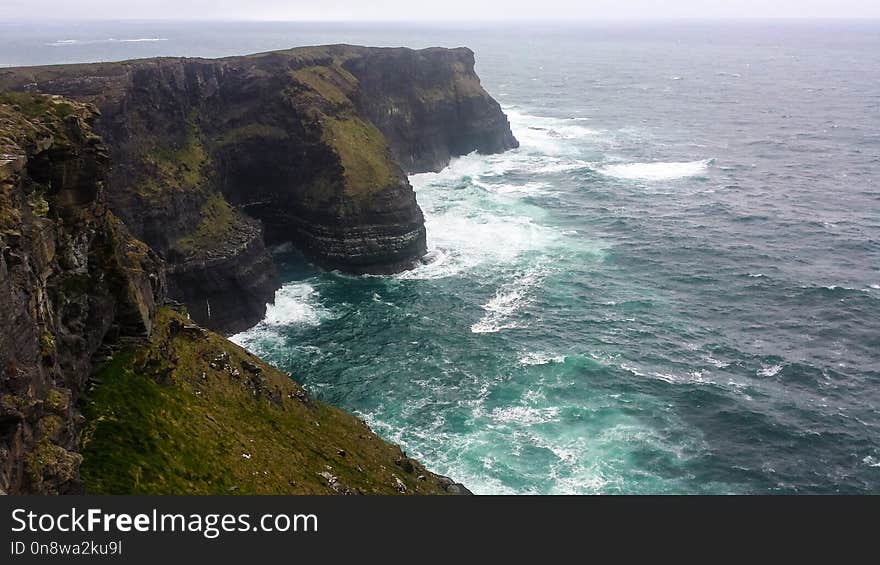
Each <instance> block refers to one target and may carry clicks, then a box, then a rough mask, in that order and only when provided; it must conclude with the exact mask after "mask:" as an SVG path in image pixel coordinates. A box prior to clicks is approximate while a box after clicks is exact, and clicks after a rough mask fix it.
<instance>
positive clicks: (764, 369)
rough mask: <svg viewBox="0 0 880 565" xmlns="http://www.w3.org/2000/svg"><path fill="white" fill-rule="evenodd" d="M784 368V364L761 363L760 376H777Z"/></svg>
mask: <svg viewBox="0 0 880 565" xmlns="http://www.w3.org/2000/svg"><path fill="white" fill-rule="evenodd" d="M781 370H782V365H761V368H760V369H759V370H758V376H761V377H775V376H776V375H778V374H779V372H780V371H781Z"/></svg>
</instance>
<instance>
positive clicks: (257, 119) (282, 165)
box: [0, 45, 517, 332]
mask: <svg viewBox="0 0 880 565" xmlns="http://www.w3.org/2000/svg"><path fill="white" fill-rule="evenodd" d="M4 89H5V90H17V91H23V90H28V91H39V92H45V93H51V94H60V95H65V96H68V97H71V98H74V99H77V100H81V101H85V102H90V103H93V104H95V105H96V106H97V107H99V108H100V110H101V113H102V118H101V119H100V120H99V121H98V122H97V124H96V129H97V131H98V132H99V133H100V134H101V135H103V136H104V138H105V140H106V142H107V145H108V146H109V147H110V152H111V155H112V158H113V163H114V166H113V168H112V170H111V175H110V181H111V182H110V189H109V190H108V193H107V201H108V203H109V205H110V207H111V209H112V210H113V211H114V212H115V213H116V214H117V215H118V216H119V217H120V218H122V219H123V220H124V222H125V223H126V225H128V227H129V229H131V230H132V232H133V233H134V234H135V235H136V236H137V237H139V238H141V239H142V240H143V241H145V242H146V243H147V244H149V245H150V247H151V248H153V249H154V250H155V251H156V252H157V253H159V255H160V256H161V257H163V258H164V259H165V260H166V261H167V263H168V265H169V269H168V280H169V288H170V289H171V296H172V297H173V298H175V299H177V300H180V301H181V302H183V303H184V304H185V305H186V306H187V307H188V309H189V310H190V312H191V314H192V316H193V318H194V319H195V320H197V321H198V322H199V323H202V324H204V325H206V326H208V327H210V328H212V329H217V330H219V331H224V332H234V331H237V330H240V329H243V328H244V327H247V326H249V325H252V324H253V323H255V322H256V321H258V320H259V319H260V318H261V317H262V316H263V315H264V311H265V304H266V303H267V302H270V301H271V300H272V299H273V295H274V291H275V290H276V289H277V287H278V285H279V281H278V276H277V272H276V269H275V266H274V263H273V261H272V258H271V257H270V256H269V254H268V253H267V252H266V249H265V245H267V244H278V243H286V242H291V243H293V244H294V245H295V246H296V247H297V248H298V249H300V250H301V251H302V252H303V253H304V254H305V256H306V257H308V258H309V259H311V260H312V261H314V262H315V263H317V264H318V265H321V266H323V267H326V268H331V269H339V270H343V271H346V272H352V273H378V274H383V273H393V272H397V271H400V270H404V269H407V268H409V267H411V266H412V265H413V264H415V263H416V262H417V261H418V259H419V258H420V257H421V256H422V255H423V254H424V253H425V248H426V244H425V237H426V236H425V228H424V221H423V217H422V213H421V210H420V209H419V207H418V204H417V203H416V198H415V194H414V192H413V190H412V188H411V187H410V185H409V183H408V181H407V178H406V173H408V172H421V171H426V170H438V169H439V168H442V167H443V166H445V165H446V164H447V163H448V162H449V159H450V158H451V157H453V156H456V155H462V154H466V153H470V152H472V151H480V152H484V153H492V152H498V151H503V150H506V149H509V148H512V147H515V146H516V145H517V142H516V140H515V139H514V137H513V135H512V134H511V132H510V127H509V124H508V122H507V119H506V117H505V116H504V114H503V113H502V112H501V108H500V106H499V105H498V104H497V102H495V101H494V100H493V99H492V98H491V97H490V96H489V95H488V94H487V93H486V92H485V90H483V88H482V86H481V85H480V82H479V79H478V78H477V76H476V74H475V73H474V56H473V53H472V52H471V51H470V50H468V49H463V48H462V49H452V50H449V49H426V50H421V51H413V50H409V49H375V48H365V47H353V46H344V45H336V46H326V47H309V48H299V49H291V50H288V51H277V52H270V53H262V54H256V55H250V56H245V57H230V58H225V59H216V60H206V59H184V58H161V59H145V60H136V61H125V62H119V63H96V64H85V65H60V66H51V67H30V68H20V69H0V90H4ZM253 219H255V220H258V222H254V221H252V220H253Z"/></svg>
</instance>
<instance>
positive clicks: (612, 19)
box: [0, 15, 880, 25]
mask: <svg viewBox="0 0 880 565" xmlns="http://www.w3.org/2000/svg"><path fill="white" fill-rule="evenodd" d="M760 21H765V22H775V21H797V22H809V21H815V22H821V21H846V22H854V21H857V22H865V23H870V22H880V15H877V16H841V15H836V16H809V15H807V16H736V17H730V16H714V17H711V16H710V17H706V16H656V17H655V16H646V17H621V16H596V17H576V18H566V19H557V18H526V17H523V18H500V19H461V20H457V19H449V20H434V19H399V20H396V19H388V20H382V19H318V18H314V19H313V18H301V19H285V18H279V19H269V18H234V17H229V18H226V17H217V18H203V17H199V18H161V17H159V18H139V17H132V18H128V17H109V18H101V17H96V18H78V17H71V18H65V17H59V18H51V17H50V18H46V17H38V16H33V17H14V16H13V17H12V18H8V19H6V20H5V22H0V25H2V23H71V22H78V23H108V22H118V23H288V24H292V23H310V24H377V25H381V24H435V25H436V24H441V25H442V24H455V25H463V24H464V25H480V24H487V23H490V24H568V25H571V24H584V23H646V22H760Z"/></svg>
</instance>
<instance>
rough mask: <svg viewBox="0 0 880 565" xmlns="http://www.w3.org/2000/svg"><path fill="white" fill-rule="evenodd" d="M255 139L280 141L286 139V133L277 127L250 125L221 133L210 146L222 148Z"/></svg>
mask: <svg viewBox="0 0 880 565" xmlns="http://www.w3.org/2000/svg"><path fill="white" fill-rule="evenodd" d="M257 138H263V139H277V140H281V139H286V138H287V132H286V131H284V130H283V129H281V128H279V127H277V126H270V125H266V124H258V123H251V124H247V125H245V126H241V127H238V128H234V129H231V130H228V131H225V132H223V133H222V134H221V135H220V136H219V137H217V138H216V139H214V140H213V141H212V144H213V145H216V146H217V147H224V146H227V145H234V144H236V143H241V142H243V141H246V140H248V139H257Z"/></svg>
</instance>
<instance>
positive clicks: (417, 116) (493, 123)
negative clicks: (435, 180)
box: [345, 47, 519, 173]
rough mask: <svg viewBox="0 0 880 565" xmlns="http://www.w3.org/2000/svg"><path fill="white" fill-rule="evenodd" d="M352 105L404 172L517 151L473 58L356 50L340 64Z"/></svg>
mask: <svg viewBox="0 0 880 565" xmlns="http://www.w3.org/2000/svg"><path fill="white" fill-rule="evenodd" d="M345 68H346V69H347V70H348V71H350V72H351V73H352V74H353V75H354V76H356V77H357V79H358V85H359V88H358V91H357V96H356V103H357V105H358V107H359V108H360V109H361V110H362V112H363V113H364V115H365V116H367V117H368V118H369V119H370V121H372V122H373V123H374V124H376V127H378V128H379V129H380V130H382V132H383V133H384V134H385V138H386V139H387V140H388V144H389V146H390V147H391V150H392V152H393V153H394V156H395V157H396V158H397V162H398V163H400V164H401V166H402V167H403V168H404V169H405V170H406V171H407V172H409V173H422V172H428V171H439V170H440V169H442V168H443V167H445V166H446V165H448V164H449V161H450V159H451V158H452V157H458V156H460V155H466V154H468V153H471V152H473V151H477V152H479V153H485V154H491V153H501V152H503V151H506V150H508V149H513V148H516V147H518V146H519V142H517V140H516V138H514V137H513V134H512V133H511V131H510V123H509V122H508V121H507V117H506V116H505V115H504V113H503V112H502V111H501V106H500V105H499V104H498V102H496V101H495V100H494V99H493V98H492V97H491V96H489V94H488V93H487V92H486V91H485V90H484V89H483V87H482V85H481V84H480V79H479V77H478V76H477V74H476V72H475V71H474V52H473V51H471V50H470V49H467V48H465V47H462V48H458V49H439V48H435V49H424V50H421V51H413V50H411V49H364V50H362V51H361V52H360V56H358V57H353V58H351V59H350V60H349V61H347V62H346V64H345Z"/></svg>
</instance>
